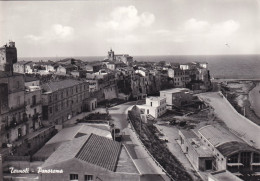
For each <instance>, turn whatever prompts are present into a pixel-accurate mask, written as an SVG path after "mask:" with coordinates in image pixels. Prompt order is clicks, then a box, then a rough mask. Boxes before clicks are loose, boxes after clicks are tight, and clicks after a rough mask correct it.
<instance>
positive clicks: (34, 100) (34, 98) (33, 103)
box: [32, 95, 36, 106]
mask: <svg viewBox="0 0 260 181" xmlns="http://www.w3.org/2000/svg"><path fill="white" fill-rule="evenodd" d="M32 105H33V106H34V105H36V95H33V96H32Z"/></svg>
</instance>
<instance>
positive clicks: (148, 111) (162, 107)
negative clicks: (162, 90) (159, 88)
mask: <svg viewBox="0 0 260 181" xmlns="http://www.w3.org/2000/svg"><path fill="white" fill-rule="evenodd" d="M138 108H139V109H140V110H141V113H142V114H145V115H151V116H153V117H154V118H158V117H160V116H162V115H163V114H164V113H165V112H166V98H162V97H147V98H146V101H145V104H144V105H138Z"/></svg>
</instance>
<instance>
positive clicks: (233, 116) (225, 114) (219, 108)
mask: <svg viewBox="0 0 260 181" xmlns="http://www.w3.org/2000/svg"><path fill="white" fill-rule="evenodd" d="M198 96H199V97H200V98H201V99H202V100H204V101H205V102H206V103H207V104H209V105H210V106H211V107H213V108H214V112H215V114H216V115H217V117H219V118H220V119H221V120H222V121H223V122H224V123H225V124H226V125H227V127H228V128H229V130H230V131H231V132H232V133H234V134H236V135H237V136H238V137H240V138H241V139H243V140H244V141H246V142H247V143H248V144H249V145H251V146H254V147H255V148H257V149H260V139H259V138H260V127H259V126H258V125H257V124H255V123H253V122H252V121H251V120H249V119H247V118H246V117H244V116H242V115H241V114H239V113H238V112H237V111H236V110H235V109H234V108H233V106H232V105H231V104H230V103H229V102H228V100H227V99H226V98H225V97H224V96H222V94H221V93H220V92H208V93H202V94H198Z"/></svg>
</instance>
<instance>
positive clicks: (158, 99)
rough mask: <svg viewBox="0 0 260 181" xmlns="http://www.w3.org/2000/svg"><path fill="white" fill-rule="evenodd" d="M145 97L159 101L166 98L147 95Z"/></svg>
mask: <svg viewBox="0 0 260 181" xmlns="http://www.w3.org/2000/svg"><path fill="white" fill-rule="evenodd" d="M146 99H149V100H151V101H161V100H164V99H166V98H165V97H147V98H146Z"/></svg>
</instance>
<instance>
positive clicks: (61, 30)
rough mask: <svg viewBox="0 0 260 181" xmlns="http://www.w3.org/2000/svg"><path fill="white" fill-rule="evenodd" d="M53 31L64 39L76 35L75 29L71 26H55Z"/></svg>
mask: <svg viewBox="0 0 260 181" xmlns="http://www.w3.org/2000/svg"><path fill="white" fill-rule="evenodd" d="M52 29H53V31H54V33H55V35H57V36H58V37H60V38H62V39H64V38H67V37H69V36H71V35H72V34H73V33H74V29H73V28H72V27H69V26H62V25H60V24H55V25H53V26H52Z"/></svg>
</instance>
